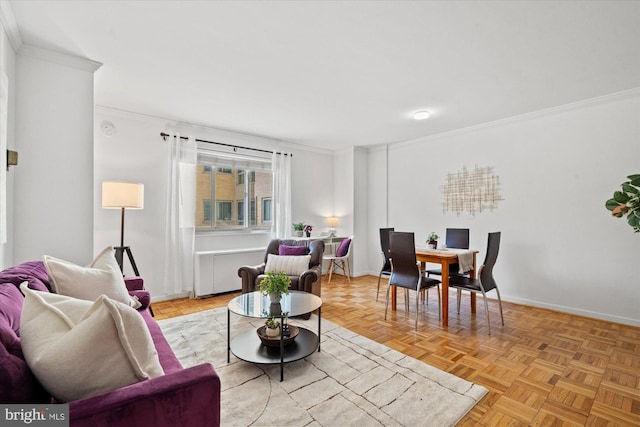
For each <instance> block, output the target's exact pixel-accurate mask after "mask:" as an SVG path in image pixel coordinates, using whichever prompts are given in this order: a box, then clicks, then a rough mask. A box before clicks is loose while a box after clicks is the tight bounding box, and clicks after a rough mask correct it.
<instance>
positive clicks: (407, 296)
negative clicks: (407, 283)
mask: <svg viewBox="0 0 640 427" xmlns="http://www.w3.org/2000/svg"><path fill="white" fill-rule="evenodd" d="M404 310H405V311H406V312H407V313H408V312H409V291H408V290H406V289H405V290H404Z"/></svg>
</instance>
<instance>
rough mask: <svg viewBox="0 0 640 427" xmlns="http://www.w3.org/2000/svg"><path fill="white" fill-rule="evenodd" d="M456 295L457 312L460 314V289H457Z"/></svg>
mask: <svg viewBox="0 0 640 427" xmlns="http://www.w3.org/2000/svg"><path fill="white" fill-rule="evenodd" d="M456 296H457V298H456V303H457V305H458V314H460V299H462V291H461V290H460V289H458V292H457V294H456Z"/></svg>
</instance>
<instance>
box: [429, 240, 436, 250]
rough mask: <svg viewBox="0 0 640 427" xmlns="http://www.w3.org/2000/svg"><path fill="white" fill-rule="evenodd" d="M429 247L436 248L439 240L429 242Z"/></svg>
mask: <svg viewBox="0 0 640 427" xmlns="http://www.w3.org/2000/svg"><path fill="white" fill-rule="evenodd" d="M429 247H430V248H431V249H436V248H437V247H438V241H437V240H432V241H430V242H429Z"/></svg>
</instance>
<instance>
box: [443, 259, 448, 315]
mask: <svg viewBox="0 0 640 427" xmlns="http://www.w3.org/2000/svg"><path fill="white" fill-rule="evenodd" d="M442 326H449V263H448V262H446V261H443V262H442Z"/></svg>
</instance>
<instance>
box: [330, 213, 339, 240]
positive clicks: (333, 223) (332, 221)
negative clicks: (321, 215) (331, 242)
mask: <svg viewBox="0 0 640 427" xmlns="http://www.w3.org/2000/svg"><path fill="white" fill-rule="evenodd" d="M327 224H328V225H329V235H330V236H331V237H333V236H335V235H336V227H337V226H338V218H336V217H335V216H332V217H329V218H327Z"/></svg>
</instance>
